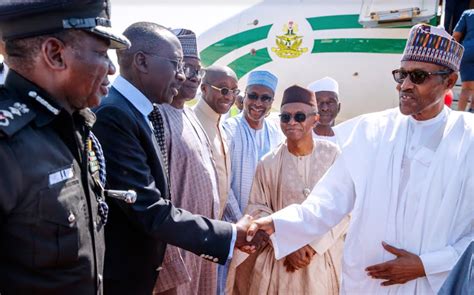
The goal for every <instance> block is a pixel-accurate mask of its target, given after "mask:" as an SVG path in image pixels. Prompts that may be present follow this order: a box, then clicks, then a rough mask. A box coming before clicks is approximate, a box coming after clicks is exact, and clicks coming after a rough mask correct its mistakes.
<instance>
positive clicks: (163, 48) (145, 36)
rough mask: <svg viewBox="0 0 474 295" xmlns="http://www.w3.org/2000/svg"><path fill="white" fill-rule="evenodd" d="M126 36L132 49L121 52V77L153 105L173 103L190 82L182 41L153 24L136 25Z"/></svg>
mask: <svg viewBox="0 0 474 295" xmlns="http://www.w3.org/2000/svg"><path fill="white" fill-rule="evenodd" d="M123 34H124V35H125V36H127V38H128V39H129V40H130V42H131V43H132V46H131V47H130V48H129V49H124V50H120V51H117V57H118V64H119V66H120V75H121V76H122V77H124V78H125V79H126V80H127V81H129V82H130V83H131V84H132V85H134V86H135V87H136V88H137V89H138V90H140V91H141V92H142V93H143V94H145V96H146V97H147V98H148V99H149V100H150V101H152V102H153V103H171V101H172V100H173V97H174V96H176V95H177V94H178V91H179V88H180V87H181V84H182V83H183V82H184V81H185V79H186V77H185V76H184V71H183V50H182V48H181V44H180V42H179V40H178V38H177V37H176V36H175V35H174V34H173V33H172V32H171V31H169V30H168V29H167V28H165V27H163V26H160V25H158V24H155V23H150V22H138V23H134V24H132V25H131V26H129V27H128V28H127V29H126V30H125V32H124V33H123Z"/></svg>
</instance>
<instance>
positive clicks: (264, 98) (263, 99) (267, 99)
mask: <svg viewBox="0 0 474 295" xmlns="http://www.w3.org/2000/svg"><path fill="white" fill-rule="evenodd" d="M247 97H248V99H250V100H255V101H257V100H258V99H259V98H260V101H261V102H270V101H272V100H273V97H271V96H270V95H267V94H262V95H260V96H259V95H258V94H257V93H255V92H251V93H247Z"/></svg>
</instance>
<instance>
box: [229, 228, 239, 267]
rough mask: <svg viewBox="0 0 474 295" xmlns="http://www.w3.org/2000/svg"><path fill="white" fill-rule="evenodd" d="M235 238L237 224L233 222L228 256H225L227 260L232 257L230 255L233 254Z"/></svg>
mask: <svg viewBox="0 0 474 295" xmlns="http://www.w3.org/2000/svg"><path fill="white" fill-rule="evenodd" d="M236 240H237V226H236V225H235V224H232V240H231V241H230V249H229V256H228V257H227V260H230V259H232V255H233V254H234V247H235V242H236Z"/></svg>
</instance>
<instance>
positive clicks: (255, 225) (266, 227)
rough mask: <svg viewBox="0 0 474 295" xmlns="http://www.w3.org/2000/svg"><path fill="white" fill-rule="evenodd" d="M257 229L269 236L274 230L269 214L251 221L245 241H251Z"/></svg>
mask: <svg viewBox="0 0 474 295" xmlns="http://www.w3.org/2000/svg"><path fill="white" fill-rule="evenodd" d="M259 230H261V231H264V232H265V233H266V234H267V235H269V236H270V235H271V234H273V233H274V232H275V225H274V224H273V219H272V217H271V216H270V215H269V216H265V217H261V218H259V219H256V220H254V221H253V222H252V224H251V225H250V227H249V229H248V231H247V241H252V239H253V238H254V236H255V234H256V233H257V231H259Z"/></svg>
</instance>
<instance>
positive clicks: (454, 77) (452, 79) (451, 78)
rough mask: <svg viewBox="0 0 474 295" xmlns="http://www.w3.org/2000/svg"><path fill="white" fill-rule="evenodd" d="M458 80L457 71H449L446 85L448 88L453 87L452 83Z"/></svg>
mask: <svg viewBox="0 0 474 295" xmlns="http://www.w3.org/2000/svg"><path fill="white" fill-rule="evenodd" d="M457 80H458V73H456V72H454V73H451V74H450V75H449V76H448V79H446V81H447V83H448V84H447V87H448V89H452V88H453V87H454V85H456V81H457Z"/></svg>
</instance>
